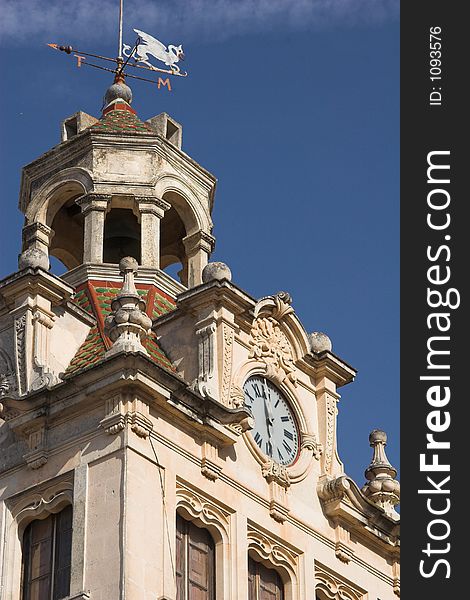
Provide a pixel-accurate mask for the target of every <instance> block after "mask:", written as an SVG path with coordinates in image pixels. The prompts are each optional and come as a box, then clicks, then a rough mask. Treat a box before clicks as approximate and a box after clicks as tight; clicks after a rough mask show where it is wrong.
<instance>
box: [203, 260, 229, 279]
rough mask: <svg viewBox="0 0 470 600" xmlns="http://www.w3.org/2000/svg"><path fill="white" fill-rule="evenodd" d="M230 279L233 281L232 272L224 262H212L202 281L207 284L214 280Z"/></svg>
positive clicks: (204, 270)
mask: <svg viewBox="0 0 470 600" xmlns="http://www.w3.org/2000/svg"><path fill="white" fill-rule="evenodd" d="M214 279H216V280H218V281H220V280H222V279H228V281H231V280H232V271H230V269H229V268H228V267H227V265H226V264H225V263H223V262H210V263H209V264H207V265H206V266H205V267H204V269H203V271H202V281H203V282H204V283H207V282H209V281H212V280H214Z"/></svg>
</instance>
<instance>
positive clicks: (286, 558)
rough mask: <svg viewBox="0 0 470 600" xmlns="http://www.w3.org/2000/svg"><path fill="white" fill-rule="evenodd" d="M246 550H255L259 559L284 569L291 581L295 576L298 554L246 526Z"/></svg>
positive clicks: (250, 525)
mask: <svg viewBox="0 0 470 600" xmlns="http://www.w3.org/2000/svg"><path fill="white" fill-rule="evenodd" d="M247 538H248V548H249V549H253V550H255V552H256V553H257V554H259V556H261V558H264V559H265V560H269V562H271V563H272V564H273V565H275V566H279V567H283V568H284V569H286V570H287V571H288V572H289V573H290V575H291V577H292V578H293V580H294V581H295V579H296V576H297V563H298V557H299V554H298V553H297V552H295V551H294V550H293V549H292V548H290V547H288V546H287V545H286V544H284V543H283V542H281V541H280V540H278V539H276V538H274V537H273V536H270V535H269V534H267V533H265V532H264V531H261V530H259V529H257V528H256V527H255V526H254V525H253V524H251V523H249V524H248V531H247Z"/></svg>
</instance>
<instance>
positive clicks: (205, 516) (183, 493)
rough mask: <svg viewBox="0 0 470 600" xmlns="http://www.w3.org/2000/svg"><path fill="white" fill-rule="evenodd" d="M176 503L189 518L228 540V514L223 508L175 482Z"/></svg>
mask: <svg viewBox="0 0 470 600" xmlns="http://www.w3.org/2000/svg"><path fill="white" fill-rule="evenodd" d="M176 502H177V503H176V506H177V507H181V508H184V509H185V510H186V512H188V513H189V514H190V515H191V517H193V518H195V519H200V520H201V521H202V522H203V523H204V524H205V525H212V526H214V527H216V528H217V529H218V530H219V531H221V532H223V533H224V535H225V536H226V537H227V538H228V536H229V531H230V513H229V512H228V511H227V510H226V509H225V508H223V507H222V506H220V505H218V504H216V503H215V502H214V501H213V500H210V499H209V498H207V497H205V496H203V495H202V494H201V493H196V492H195V491H194V490H193V489H192V488H190V487H189V486H186V485H184V484H183V483H182V482H180V481H177V482H176Z"/></svg>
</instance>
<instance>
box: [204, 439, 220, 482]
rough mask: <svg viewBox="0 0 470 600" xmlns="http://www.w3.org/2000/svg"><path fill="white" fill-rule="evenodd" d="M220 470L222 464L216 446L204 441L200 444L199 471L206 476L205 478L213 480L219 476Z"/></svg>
mask: <svg viewBox="0 0 470 600" xmlns="http://www.w3.org/2000/svg"><path fill="white" fill-rule="evenodd" d="M221 471H222V465H221V461H220V458H219V451H218V448H217V447H216V446H214V445H213V444H211V443H210V442H207V441H206V442H204V443H203V444H202V460H201V473H202V474H203V475H204V476H205V477H207V479H210V480H211V481H215V480H216V479H217V478H218V477H219V475H220V472H221Z"/></svg>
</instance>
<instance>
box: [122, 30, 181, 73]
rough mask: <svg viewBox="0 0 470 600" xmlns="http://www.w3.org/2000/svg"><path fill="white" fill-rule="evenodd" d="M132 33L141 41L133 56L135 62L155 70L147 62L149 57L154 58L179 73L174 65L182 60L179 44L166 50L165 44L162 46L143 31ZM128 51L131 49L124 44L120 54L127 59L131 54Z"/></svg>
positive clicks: (177, 67) (178, 69)
mask: <svg viewBox="0 0 470 600" xmlns="http://www.w3.org/2000/svg"><path fill="white" fill-rule="evenodd" d="M134 31H135V32H136V33H137V35H138V36H139V38H140V39H141V40H142V41H141V42H139V45H138V46H137V50H136V52H135V53H134V55H133V58H134V59H135V60H136V61H137V62H140V63H144V64H145V65H147V66H148V67H150V68H151V69H153V68H155V67H154V65H152V64H151V63H150V62H149V55H150V56H153V57H154V58H156V59H157V60H161V61H162V62H163V63H165V65H167V66H168V67H170V69H171V70H172V71H174V72H175V73H180V68H179V66H178V65H177V64H176V63H177V62H178V61H180V60H184V52H183V46H182V45H181V44H180V45H179V46H174V45H173V44H170V45H169V46H168V48H167V47H166V46H165V44H162V42H160V41H159V40H157V39H156V38H154V37H153V36H151V35H149V34H148V33H145V31H140V30H139V29H134ZM129 50H131V47H130V46H128V45H127V44H124V45H123V47H122V53H123V54H124V56H126V57H127V58H129V57H130V56H132V53H131V54H129Z"/></svg>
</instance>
